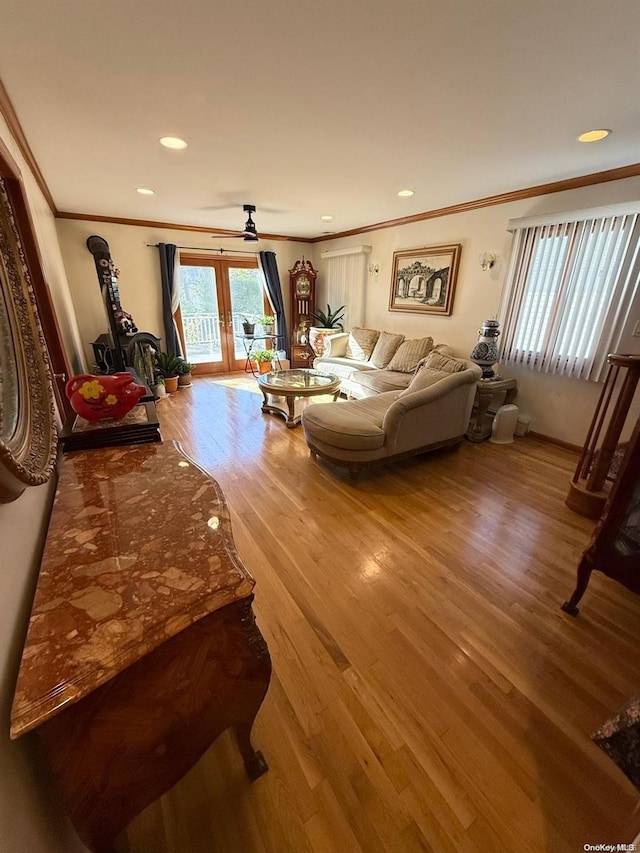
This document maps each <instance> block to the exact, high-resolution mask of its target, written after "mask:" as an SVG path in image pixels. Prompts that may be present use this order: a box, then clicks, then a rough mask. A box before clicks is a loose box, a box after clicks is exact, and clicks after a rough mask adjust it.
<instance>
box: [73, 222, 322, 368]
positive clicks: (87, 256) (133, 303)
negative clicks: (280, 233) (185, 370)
mask: <svg viewBox="0 0 640 853" xmlns="http://www.w3.org/2000/svg"><path fill="white" fill-rule="evenodd" d="M57 228H58V236H59V239H60V245H61V247H62V253H63V256H64V263H65V267H66V270H67V275H68V278H69V285H70V287H71V291H72V293H73V301H74V303H75V306H76V309H77V312H78V323H79V326H80V334H81V337H82V342H83V345H84V351H85V354H86V357H87V360H88V363H89V364H91V361H92V359H93V353H92V350H91V341H93V340H95V339H96V338H97V337H98V335H100V334H102V333H103V332H105V331H106V330H107V318H106V317H105V312H104V308H103V305H102V301H101V298H100V289H99V285H98V279H97V276H96V269H95V263H94V260H93V256H92V254H91V253H90V252H89V250H88V249H87V246H86V241H87V237H90V236H91V235H92V234H98V235H99V236H100V237H104V239H105V240H106V241H107V243H108V244H109V249H110V251H111V257H112V258H113V262H114V263H115V265H116V267H118V269H119V270H120V278H119V279H118V289H119V290H120V299H121V302H122V307H123V308H124V310H125V311H127V312H128V313H129V314H131V316H132V317H133V319H134V321H135V323H136V325H137V326H138V328H139V329H140V331H145V332H152V333H153V334H155V335H158V337H163V334H162V295H161V291H160V264H159V260H158V250H157V249H152V248H148V247H147V243H175V244H176V245H178V246H190V247H195V248H202V249H206V248H209V249H210V248H211V247H212V246H213V247H222V248H223V249H226V250H228V251H229V252H230V253H232V252H233V251H234V250H236V251H237V250H242V251H252V244H251V243H245V242H244V240H238V239H235V238H227V239H226V240H221V239H219V238H212V237H211V235H209V234H199V233H191V232H189V231H178V230H171V229H169V228H153V227H149V226H142V225H115V224H112V223H104V222H85V221H82V220H74V219H59V220H57ZM253 245H255V244H253ZM259 250H260V251H273V252H275V253H276V260H277V263H278V271H279V273H280V281H281V283H282V291H283V296H284V300H285V308H286V309H287V311H288V304H289V272H288V271H289V270H290V269H291V267H292V266H293V264H294V263H295V261H296V260H297V259H298V258H301V257H302V256H303V255H305V257H309V256H310V250H311V246H310V245H309V244H308V243H295V242H289V241H281V240H274V241H269V240H261V241H260V243H259Z"/></svg>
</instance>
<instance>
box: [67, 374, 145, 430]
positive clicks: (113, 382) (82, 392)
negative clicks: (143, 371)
mask: <svg viewBox="0 0 640 853" xmlns="http://www.w3.org/2000/svg"><path fill="white" fill-rule="evenodd" d="M65 392H66V395H67V397H68V398H69V402H70V403H71V407H72V409H73V411H74V412H75V413H76V414H78V415H80V416H81V417H83V418H85V419H86V420H88V421H101V420H104V419H106V418H115V419H116V420H119V419H120V418H123V417H124V416H125V415H126V414H127V412H129V411H130V410H131V409H133V407H134V406H135V405H136V403H137V402H138V401H139V400H140V398H141V397H144V395H145V394H146V393H147V389H146V388H145V387H144V386H143V385H137V384H136V383H135V382H134V381H133V377H132V376H131V374H130V373H112V374H111V375H109V376H94V375H92V374H89V373H81V374H80V375H78V376H72V377H71V379H70V380H69V381H68V382H67V384H66V385H65Z"/></svg>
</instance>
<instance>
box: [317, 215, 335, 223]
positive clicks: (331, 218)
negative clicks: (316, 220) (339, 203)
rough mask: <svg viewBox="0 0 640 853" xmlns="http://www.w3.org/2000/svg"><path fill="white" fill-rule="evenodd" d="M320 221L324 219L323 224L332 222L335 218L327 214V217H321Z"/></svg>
mask: <svg viewBox="0 0 640 853" xmlns="http://www.w3.org/2000/svg"><path fill="white" fill-rule="evenodd" d="M320 219H322V221H323V222H332V221H333V216H329V214H327V215H326V216H321V217H320Z"/></svg>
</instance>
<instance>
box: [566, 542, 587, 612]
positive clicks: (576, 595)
mask: <svg viewBox="0 0 640 853" xmlns="http://www.w3.org/2000/svg"><path fill="white" fill-rule="evenodd" d="M592 571H593V563H592V561H591V559H590V557H589V556H588V555H587V554H585V555H584V556H583V557H582V559H581V560H580V564H579V566H578V582H577V584H576V588H575V590H574V592H573V595H572V596H571V598H570V599H569V601H565V603H564V604H562V605H561V609H562V610H564V612H565V613H568V614H569V615H570V616H577V615H578V613H579V612H580V608H579V607H578V604H579V602H580V599H581V598H582V596H583V595H584V594H585V591H586V589H587V587H588V586H589V579H590V578H591V572H592Z"/></svg>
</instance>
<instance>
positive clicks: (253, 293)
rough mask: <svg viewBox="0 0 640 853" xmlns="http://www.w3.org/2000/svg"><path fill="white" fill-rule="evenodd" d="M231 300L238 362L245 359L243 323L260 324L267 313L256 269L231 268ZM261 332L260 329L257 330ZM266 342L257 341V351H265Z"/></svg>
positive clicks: (258, 272) (229, 268) (259, 277)
mask: <svg viewBox="0 0 640 853" xmlns="http://www.w3.org/2000/svg"><path fill="white" fill-rule="evenodd" d="M228 273H229V298H230V303H231V324H232V328H233V341H234V356H235V359H236V360H239V359H242V360H243V361H244V359H245V349H244V346H243V341H242V335H243V331H242V323H243V321H244V320H248V321H249V323H256V324H257V323H258V320H259V319H260V317H262V316H263V315H264V314H265V312H266V309H265V297H264V290H263V287H262V275H261V273H260V271H259V270H258V269H257V268H256V267H240V266H229V267H228ZM256 332H258V333H259V332H260V328H259V327H258V328H256ZM265 344H266V341H256V347H255V348H256V349H265V348H266V346H265Z"/></svg>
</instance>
